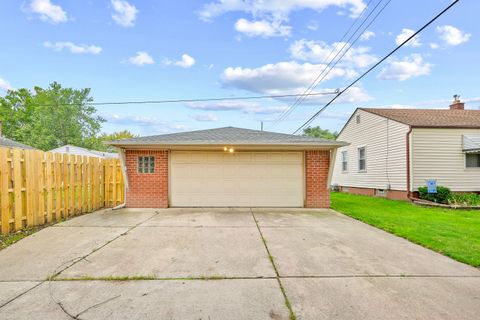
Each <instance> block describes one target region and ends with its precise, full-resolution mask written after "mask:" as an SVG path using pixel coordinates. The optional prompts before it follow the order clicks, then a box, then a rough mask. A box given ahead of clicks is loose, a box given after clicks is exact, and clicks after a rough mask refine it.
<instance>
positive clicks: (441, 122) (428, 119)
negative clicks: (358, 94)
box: [360, 108, 480, 128]
mask: <svg viewBox="0 0 480 320" xmlns="http://www.w3.org/2000/svg"><path fill="white" fill-rule="evenodd" d="M360 110H364V111H367V112H370V113H374V114H377V115H379V116H382V117H385V118H389V119H392V120H395V121H398V122H401V123H404V124H407V125H410V126H412V127H429V128H480V110H450V109H378V108H360Z"/></svg>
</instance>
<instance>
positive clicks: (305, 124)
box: [293, 0, 460, 134]
mask: <svg viewBox="0 0 480 320" xmlns="http://www.w3.org/2000/svg"><path fill="white" fill-rule="evenodd" d="M459 1H460V0H455V1H453V2H452V3H451V4H450V5H448V6H447V7H446V8H445V9H443V10H442V11H441V12H440V13H438V14H437V15H436V16H435V17H433V18H432V19H431V20H430V21H428V22H427V23H426V24H425V25H423V27H421V28H420V29H418V30H417V31H416V32H415V33H413V34H412V35H411V36H410V37H408V38H407V39H406V40H405V41H403V42H402V43H401V44H399V45H398V46H397V47H396V48H395V49H393V50H392V51H390V52H389V53H388V54H387V55H386V56H385V57H383V58H382V59H381V60H380V61H378V62H377V63H375V64H374V65H373V66H372V67H370V68H369V69H368V70H367V71H365V72H364V73H363V74H362V75H360V76H359V77H358V78H357V79H355V80H354V81H353V82H352V83H350V84H349V85H348V86H347V87H345V89H343V90H341V91H340V92H339V93H338V94H337V95H336V96H335V97H333V99H332V100H330V101H329V102H328V103H327V104H325V105H324V106H323V107H322V108H320V110H318V111H317V112H316V113H315V114H314V115H313V116H311V117H310V118H309V119H308V120H307V121H305V122H304V123H303V124H302V125H301V126H300V127H299V128H298V129H297V130H295V131H294V132H293V134H296V133H298V132H299V131H300V130H301V129H303V128H304V127H306V126H307V125H309V124H310V123H311V122H312V121H313V120H315V119H316V118H317V117H318V116H319V115H320V114H321V113H322V112H323V110H325V109H326V108H328V106H330V105H331V104H332V103H333V102H334V101H335V100H336V99H337V98H338V97H340V96H341V95H342V94H343V93H344V92H345V91H347V90H348V89H350V88H351V87H352V86H354V85H355V84H356V83H357V82H358V81H360V80H361V79H363V77H365V76H366V75H367V74H369V73H370V72H371V71H372V70H373V69H375V68H376V67H378V66H379V65H380V64H381V63H382V62H383V61H385V60H386V59H388V58H389V57H390V56H391V55H393V54H394V53H395V52H397V51H398V50H399V49H400V48H401V47H403V46H404V45H405V44H406V43H407V42H408V41H410V40H411V39H412V38H414V37H415V36H417V35H418V34H419V33H420V32H422V31H423V30H425V29H426V28H427V27H428V26H429V25H431V24H432V23H433V22H434V21H435V20H437V19H438V18H440V17H441V16H442V15H443V14H444V13H445V12H447V11H448V10H450V8H452V7H453V6H454V5H456V4H457V3H458V2H459Z"/></svg>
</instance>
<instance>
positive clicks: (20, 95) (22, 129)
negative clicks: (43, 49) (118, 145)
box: [0, 82, 105, 150]
mask: <svg viewBox="0 0 480 320" xmlns="http://www.w3.org/2000/svg"><path fill="white" fill-rule="evenodd" d="M92 102H93V98H92V97H91V96H90V89H88V88H85V89H73V88H62V86H61V85H60V84H59V83H57V82H53V83H52V84H50V86H49V87H48V88H46V89H43V88H41V87H35V88H34V89H33V91H30V90H28V89H19V90H11V91H9V92H8V93H7V95H6V96H5V97H0V121H1V122H2V124H3V130H2V131H3V134H4V135H5V136H6V137H8V138H11V139H14V140H16V141H19V142H23V143H25V144H28V145H31V146H33V147H35V148H38V149H42V150H50V149H53V148H56V147H60V146H63V145H65V144H72V145H76V146H79V147H84V148H88V149H99V148H102V145H101V142H100V140H99V139H98V133H99V131H100V129H101V124H102V122H104V121H105V120H104V119H102V118H101V117H99V116H97V115H96V111H97V110H96V109H95V107H94V106H93V105H92V104H91V103H92Z"/></svg>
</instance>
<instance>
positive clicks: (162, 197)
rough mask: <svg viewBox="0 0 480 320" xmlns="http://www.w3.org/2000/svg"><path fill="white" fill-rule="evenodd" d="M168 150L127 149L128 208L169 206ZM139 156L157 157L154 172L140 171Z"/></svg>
mask: <svg viewBox="0 0 480 320" xmlns="http://www.w3.org/2000/svg"><path fill="white" fill-rule="evenodd" d="M168 153H169V152H168V150H126V152H125V160H126V165H127V174H128V184H129V188H128V190H127V198H126V199H127V207H128V208H168ZM139 156H154V157H155V172H154V173H138V171H137V161H138V157H139Z"/></svg>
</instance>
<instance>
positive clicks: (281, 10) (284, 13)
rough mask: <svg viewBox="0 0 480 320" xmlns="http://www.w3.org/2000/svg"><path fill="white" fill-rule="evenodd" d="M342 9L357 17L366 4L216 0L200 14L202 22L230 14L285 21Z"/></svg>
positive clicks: (341, 0) (355, 0)
mask: <svg viewBox="0 0 480 320" xmlns="http://www.w3.org/2000/svg"><path fill="white" fill-rule="evenodd" d="M332 6H336V7H340V8H345V9H348V10H349V11H350V15H351V16H352V17H357V16H358V15H359V14H360V13H361V12H362V11H363V9H364V8H365V7H366V4H365V3H364V1H363V0H216V1H212V2H210V3H207V4H205V5H204V6H203V9H202V10H201V11H200V12H199V16H200V18H201V19H202V20H207V21H208V20H212V19H213V18H214V17H217V16H220V15H222V14H225V13H228V12H235V11H239V12H245V13H248V14H251V15H252V16H269V17H273V18H276V19H281V20H285V19H287V18H288V16H289V14H290V13H291V12H292V11H297V10H302V9H312V10H316V11H321V10H323V9H326V8H328V7H332Z"/></svg>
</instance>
